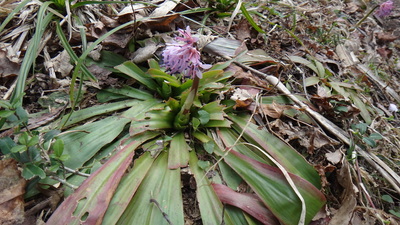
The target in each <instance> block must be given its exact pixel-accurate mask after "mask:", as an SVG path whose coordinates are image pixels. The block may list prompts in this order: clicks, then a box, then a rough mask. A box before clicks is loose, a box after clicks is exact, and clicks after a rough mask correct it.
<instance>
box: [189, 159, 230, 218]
mask: <svg viewBox="0 0 400 225" xmlns="http://www.w3.org/2000/svg"><path fill="white" fill-rule="evenodd" d="M198 161H199V160H198V158H197V156H196V152H195V151H191V152H190V159H189V166H190V171H191V172H192V173H193V175H194V177H195V179H196V185H197V192H196V196H197V201H198V202H199V208H200V214H201V219H202V221H203V224H205V225H215V224H221V222H222V217H224V222H225V224H226V225H230V224H233V223H232V220H231V218H230V217H229V216H228V215H226V214H225V215H223V214H222V213H223V211H224V209H223V206H222V203H221V201H220V200H219V199H218V196H217V194H216V193H215V192H214V189H213V188H212V187H211V184H210V182H209V181H208V179H207V177H206V175H205V173H204V171H203V170H202V169H201V168H200V167H199V166H198V164H197V163H198Z"/></svg>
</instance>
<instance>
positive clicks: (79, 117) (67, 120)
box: [61, 100, 142, 126]
mask: <svg viewBox="0 0 400 225" xmlns="http://www.w3.org/2000/svg"><path fill="white" fill-rule="evenodd" d="M141 103H142V101H139V100H127V101H120V102H113V103H109V104H104V105H96V106H92V107H89V108H86V109H81V110H79V111H75V112H73V113H72V115H71V116H69V115H66V116H64V117H63V118H62V119H61V124H64V126H70V125H72V124H75V123H78V122H81V121H83V120H86V119H89V118H91V117H93V116H98V115H101V114H105V113H111V112H114V111H117V110H120V109H124V108H128V107H132V106H138V105H140V104H141Z"/></svg>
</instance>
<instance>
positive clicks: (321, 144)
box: [0, 0, 400, 225]
mask: <svg viewBox="0 0 400 225" xmlns="http://www.w3.org/2000/svg"><path fill="white" fill-rule="evenodd" d="M19 2H20V1H7V0H3V1H1V2H0V21H2V22H4V21H5V18H6V16H7V15H9V13H11V12H12V10H13V9H14V8H15V7H16V5H17V4H18V3H19ZM231 2H232V6H229V7H228V5H222V6H225V7H226V8H223V7H222V6H221V4H220V1H213V0H210V1H205V0H198V1H192V0H190V1H168V0H167V1H151V2H150V3H149V4H133V3H132V2H131V3H127V4H119V3H115V4H108V5H106V4H98V5H95V4H93V5H90V4H89V5H84V6H82V7H78V8H75V9H72V10H71V9H69V11H68V10H67V11H66V12H65V14H63V15H59V14H55V15H54V16H55V17H58V16H61V17H62V18H61V19H62V24H61V25H62V31H63V33H64V34H65V37H66V39H67V41H68V43H69V44H70V46H71V49H72V51H74V52H75V53H76V54H77V55H80V54H81V53H82V52H84V51H85V50H86V48H87V47H88V46H89V45H90V44H92V43H93V42H96V40H98V39H99V38H101V37H102V36H103V35H104V34H106V33H107V32H109V31H111V30H113V29H115V28H116V27H118V26H120V25H121V24H124V23H126V22H129V21H138V22H136V23H132V24H131V25H129V26H126V27H124V28H123V29H119V30H118V31H116V32H114V33H113V34H111V35H109V36H108V37H107V38H105V39H104V40H103V41H101V42H100V43H99V45H97V46H96V48H95V49H93V50H92V51H90V53H89V54H88V57H87V58H86V59H85V60H86V62H85V66H86V67H85V68H86V69H87V71H88V73H90V74H92V75H93V76H94V78H95V79H87V78H82V77H80V79H78V80H80V82H81V83H82V93H83V94H82V95H81V96H80V101H79V105H76V106H77V107H79V108H82V109H83V108H87V107H90V106H94V105H100V102H101V101H100V100H99V99H96V98H95V94H96V92H98V91H100V90H103V91H104V90H106V91H107V90H108V91H110V92H113V91H114V89H116V88H120V87H124V85H130V86H135V87H137V86H138V85H139V84H138V83H137V82H136V81H135V80H134V79H128V80H127V81H126V80H125V79H124V80H123V79H121V78H120V77H118V76H115V75H114V74H113V72H115V71H113V69H114V66H116V65H119V64H121V63H122V62H124V61H125V60H131V61H132V62H134V63H136V64H140V65H145V64H143V62H146V61H147V60H148V59H150V58H156V59H160V60H162V55H161V50H162V49H163V48H164V47H165V43H168V42H170V40H171V36H176V35H177V33H176V32H175V31H176V30H177V29H178V28H182V29H184V28H186V26H189V27H191V28H192V30H194V31H197V32H198V33H195V36H196V38H197V37H198V38H199V40H200V42H206V43H207V44H200V45H201V46H200V47H204V48H203V52H204V54H203V56H202V57H203V61H204V62H206V63H208V64H215V63H216V62H220V61H226V59H229V58H234V57H235V56H237V55H239V57H238V60H236V63H237V64H236V65H235V64H232V65H231V66H230V67H229V68H228V70H231V71H233V73H234V77H235V80H234V81H233V85H234V86H235V90H229V91H227V92H226V93H225V94H226V95H227V96H230V98H231V99H232V100H234V101H235V102H236V104H235V105H234V108H235V110H242V111H243V110H244V111H245V110H248V111H249V113H252V112H255V113H256V114H255V116H254V120H255V121H256V122H257V123H258V124H259V126H260V127H266V128H267V129H268V130H269V131H270V132H271V133H273V134H274V135H276V136H277V137H279V138H280V139H281V140H283V141H285V142H286V143H288V144H290V145H291V146H293V147H294V148H295V149H296V150H297V151H298V152H299V153H301V154H302V155H303V156H304V157H305V158H306V159H307V160H308V162H309V163H310V164H312V165H313V166H314V167H315V168H316V169H317V171H318V173H319V175H320V176H321V178H322V191H323V193H324V194H325V195H326V198H327V204H326V206H325V207H324V208H323V209H322V210H321V211H320V212H319V213H318V214H317V216H316V217H315V218H314V219H313V221H312V222H311V224H315V225H317V224H399V221H400V219H399V218H400V178H399V174H400V138H399V135H400V121H399V118H398V109H397V107H398V106H399V104H400V95H399V93H400V39H399V37H400V27H399V26H398V24H400V2H398V1H393V2H392V4H393V5H394V8H393V11H392V12H391V14H390V15H388V16H386V15H385V16H383V14H382V13H378V14H371V15H370V16H369V17H367V18H366V19H365V20H363V18H364V16H365V15H366V14H367V13H368V12H369V11H370V10H371V9H372V8H373V7H374V6H376V5H378V4H381V3H383V1H356V0H354V1H345V2H344V1H339V0H332V1H299V0H287V1H231ZM41 4H43V2H39V1H32V2H30V3H28V4H27V5H26V6H25V7H24V8H22V9H21V11H19V12H18V13H17V14H15V15H14V17H13V18H12V19H11V21H10V22H9V23H8V24H7V26H5V27H4V29H3V30H2V31H1V32H0V97H1V98H2V99H3V100H9V99H10V98H11V97H12V92H13V91H14V89H15V86H16V83H17V79H18V76H19V75H18V74H19V73H20V70H21V63H22V61H23V59H24V57H25V56H26V54H27V49H28V47H29V45H30V44H31V43H32V42H33V41H34V37H33V36H32V33H33V32H34V30H35V26H36V25H37V21H36V19H35V18H36V16H37V15H38V9H39V7H40V5H41ZM218 4H220V5H218ZM238 4H242V5H246V7H247V11H248V12H251V14H250V15H251V17H252V19H253V20H254V21H249V20H248V19H246V18H245V17H244V16H243V15H242V14H241V13H236V14H235V13H233V12H234V11H235V8H236V6H237V5H238ZM205 6H207V7H209V8H211V9H215V11H213V12H212V14H210V15H208V17H207V18H208V19H207V20H204V21H202V19H203V18H204V15H206V14H205V12H204V11H198V12H197V11H196V10H195V9H199V8H201V7H205ZM213 7H215V8H213ZM188 9H190V10H192V11H187V14H186V13H182V14H180V12H184V11H185V10H188ZM52 10H53V11H54V9H52ZM223 10H226V12H224V11H223ZM227 12H229V13H228V14H226V15H228V16H226V15H225V14H224V13H227ZM71 15H74V16H76V18H73V17H72V16H71ZM150 17H151V18H150ZM359 21H362V23H360V24H359V25H357V24H358V22H359ZM202 23H203V24H202ZM252 23H255V24H256V25H255V26H254V24H252ZM230 24H232V26H229V25H230ZM356 25H357V27H356ZM228 28H230V29H228ZM258 29H260V30H261V31H263V32H259V31H258ZM82 43H85V44H84V45H82ZM243 52H245V53H243ZM77 62H78V60H77V59H74V58H72V57H71V55H70V54H69V53H68V50H67V49H66V47H65V46H64V45H63V44H62V43H61V40H60V37H59V36H58V35H57V32H56V26H55V25H54V24H51V23H50V25H49V26H47V27H46V30H45V31H44V34H43V36H42V38H41V39H40V43H39V45H38V49H37V52H36V57H35V63H34V66H33V67H32V68H31V70H30V71H29V76H28V77H27V87H26V89H25V93H26V95H25V96H24V98H23V107H24V109H26V110H27V111H28V113H29V114H30V118H29V120H28V121H27V124H26V128H27V130H34V129H41V128H44V129H50V128H48V127H46V125H49V126H53V125H52V123H51V122H53V121H55V120H56V119H57V117H58V116H59V115H60V114H62V113H61V112H63V111H64V110H65V112H69V110H71V106H70V105H68V104H69V103H68V101H69V100H68V96H67V93H68V91H69V86H70V83H71V79H72V82H74V81H76V79H75V80H74V79H73V78H72V77H73V72H74V68H75V66H76V65H77ZM266 74H268V76H265V75H266ZM124 82H127V83H124ZM114 92H115V91H114ZM56 93H58V94H59V95H56V97H54V96H55V95H52V94H56ZM117 94H121V93H116V95H117ZM259 96H263V97H264V98H262V100H260V98H259ZM288 96H289V98H287V97H288ZM47 99H51V100H50V101H46V100H47ZM90 122H91V121H88V123H90ZM0 129H1V130H0V132H1V133H0V137H7V136H9V137H12V138H15V137H16V135H15V133H14V132H15V130H14V129H13V127H0ZM21 131H24V130H21ZM360 147H361V148H360ZM0 156H1V157H2V158H5V157H4V156H3V155H2V154H1V155H0ZM125 163H126V167H128V164H129V163H128V162H125ZM3 164H10V166H3V167H2V166H0V180H2V179H8V178H10V176H9V175H7V174H6V175H4V173H11V172H12V173H16V174H18V175H17V177H20V175H19V173H18V172H17V171H16V164H15V162H13V161H10V160H9V159H3V160H2V161H1V165H3ZM10 169H13V171H11V172H10V171H9V170H10ZM121 176H122V175H121ZM188 177H190V176H188ZM183 181H184V183H183V184H182V186H183V188H184V191H183V192H184V198H185V199H184V207H185V213H186V214H185V220H186V223H185V224H201V220H200V219H199V217H200V216H199V214H200V212H199V209H198V208H197V204H198V203H197V202H196V201H194V200H191V199H195V197H194V196H195V193H194V190H195V189H194V188H192V186H193V185H195V184H193V179H190V178H188V179H183ZM18 182H19V183H18V185H17V186H18V188H19V189H10V187H2V190H1V191H2V194H1V196H5V197H7V198H8V199H7V200H9V199H10V200H9V201H11V200H13V201H14V200H15V203H13V204H14V205H17V206H18V208H17V207H15V208H11V207H10V206H9V205H6V203H7V204H8V203H9V202H7V201H5V200H4V198H1V199H2V200H3V201H2V202H0V206H1V207H2V209H1V211H2V212H5V213H4V214H3V213H2V215H6V217H4V218H2V219H3V220H4V221H6V222H4V221H3V222H4V224H7V223H10V222H8V221H13V222H12V223H13V224H17V223H21V221H23V220H24V215H23V212H22V211H23V210H22V204H23V202H22V195H23V191H22V190H20V189H21V188H23V187H24V186H25V183H24V180H22V179H18ZM1 184H4V183H3V182H1ZM220 188H221V189H218V190H219V191H220V192H221V193H224V190H223V189H222V187H220ZM7 190H9V192H7V194H3V193H5V191H7ZM17 190H18V191H17ZM49 192H50V191H49ZM224 194H226V193H224ZM235 194H237V196H240V197H242V198H243V199H245V198H253V197H254V196H252V195H246V194H239V193H236V192H235ZM227 196H229V194H227ZM222 201H223V202H234V200H233V199H229V198H228V197H226V199H225V200H222ZM257 201H259V200H258V199H257ZM228 204H229V203H228ZM235 204H236V205H239V204H241V203H240V202H235V203H234V204H233V205H235ZM42 210H43V212H46V213H51V211H52V210H54V209H51V207H47V208H44V209H42ZM249 213H250V212H249ZM250 214H251V213H250ZM46 215H47V214H46ZM30 216H31V215H30ZM36 216H37V218H39V217H41V214H40V213H39V212H38V213H37V215H36ZM47 216H48V215H47ZM47 218H48V217H47ZM47 218H46V219H47ZM12 223H10V224H12Z"/></svg>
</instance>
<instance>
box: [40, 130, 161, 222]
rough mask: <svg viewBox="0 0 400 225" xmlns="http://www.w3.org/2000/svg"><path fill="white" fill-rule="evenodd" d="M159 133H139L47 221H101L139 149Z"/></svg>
mask: <svg viewBox="0 0 400 225" xmlns="http://www.w3.org/2000/svg"><path fill="white" fill-rule="evenodd" d="M156 135H157V134H155V133H150V132H148V133H146V134H145V135H142V136H138V137H137V138H136V139H135V140H134V141H132V142H131V143H130V144H129V145H127V146H125V147H124V148H123V149H121V150H120V151H119V152H117V153H116V154H115V155H114V156H112V157H111V158H110V159H109V160H108V161H107V162H106V163H105V164H104V165H103V166H102V167H101V168H100V169H98V170H97V171H96V172H94V173H93V174H92V175H91V176H90V177H89V178H88V179H87V180H85V181H84V182H83V184H82V185H81V186H80V187H79V188H78V189H77V190H76V191H75V192H74V193H73V194H72V195H70V196H69V197H68V198H67V199H66V200H65V201H64V202H63V203H62V204H61V205H60V206H59V207H58V208H57V210H56V211H55V212H54V214H53V215H52V216H51V217H50V219H49V221H48V222H47V224H81V223H82V221H84V222H85V223H87V224H100V223H101V221H102V219H103V216H104V213H105V212H106V210H107V208H108V204H109V202H110V200H111V198H112V196H113V194H114V191H115V189H116V188H117V186H118V184H119V182H120V180H121V178H122V176H123V175H124V174H125V172H126V169H127V168H128V166H129V164H130V163H131V161H132V157H133V155H134V154H135V149H136V148H137V147H138V146H140V144H142V143H143V142H144V141H146V140H148V139H150V138H153V137H155V136H156Z"/></svg>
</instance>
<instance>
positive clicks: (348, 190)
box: [329, 160, 358, 225]
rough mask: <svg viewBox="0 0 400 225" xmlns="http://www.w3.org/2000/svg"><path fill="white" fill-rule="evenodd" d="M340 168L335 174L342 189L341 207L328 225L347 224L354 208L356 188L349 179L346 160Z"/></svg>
mask: <svg viewBox="0 0 400 225" xmlns="http://www.w3.org/2000/svg"><path fill="white" fill-rule="evenodd" d="M342 162H343V163H342V167H341V168H340V170H339V172H338V173H337V177H338V182H339V184H340V185H341V186H342V187H343V188H344V191H343V194H342V196H340V199H341V206H340V208H339V209H338V211H337V212H336V213H335V215H334V216H333V217H332V220H331V221H330V223H329V224H330V225H339V224H349V222H350V220H351V218H352V216H353V211H354V209H355V208H356V205H357V200H356V192H358V190H357V188H356V186H355V185H354V184H353V181H352V179H351V172H350V165H349V162H347V160H342Z"/></svg>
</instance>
